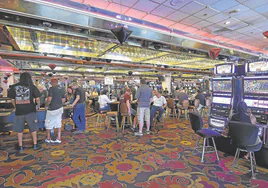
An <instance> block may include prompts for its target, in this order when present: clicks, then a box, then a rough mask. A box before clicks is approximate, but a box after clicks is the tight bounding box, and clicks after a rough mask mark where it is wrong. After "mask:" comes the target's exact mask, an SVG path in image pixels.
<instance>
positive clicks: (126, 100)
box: [120, 88, 137, 130]
mask: <svg viewBox="0 0 268 188" xmlns="http://www.w3.org/2000/svg"><path fill="white" fill-rule="evenodd" d="M130 92H131V90H130V89H129V88H128V89H126V92H125V93H124V94H123V95H121V97H120V104H122V103H126V105H127V108H128V114H129V115H130V114H131V115H133V116H134V121H133V127H131V129H132V130H135V128H136V124H137V118H136V114H137V112H136V111H135V110H134V109H132V108H131V96H130Z"/></svg>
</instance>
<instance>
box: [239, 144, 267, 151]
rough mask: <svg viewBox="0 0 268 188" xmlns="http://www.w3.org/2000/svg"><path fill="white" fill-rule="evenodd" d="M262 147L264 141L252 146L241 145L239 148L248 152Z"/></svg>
mask: <svg viewBox="0 0 268 188" xmlns="http://www.w3.org/2000/svg"><path fill="white" fill-rule="evenodd" d="M238 147H239V146H238ZM261 147H262V142H259V143H258V144H256V145H250V146H246V147H239V148H240V149H242V150H247V151H248V152H255V151H259V150H260V149H261Z"/></svg>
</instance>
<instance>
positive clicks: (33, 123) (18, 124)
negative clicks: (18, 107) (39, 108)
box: [13, 112, 38, 133]
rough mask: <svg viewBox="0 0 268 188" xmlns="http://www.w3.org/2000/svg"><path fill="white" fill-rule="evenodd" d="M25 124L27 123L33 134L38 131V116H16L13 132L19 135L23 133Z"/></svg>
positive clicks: (33, 113)
mask: <svg viewBox="0 0 268 188" xmlns="http://www.w3.org/2000/svg"><path fill="white" fill-rule="evenodd" d="M25 122H26V123H27V125H28V127H29V129H30V131H31V132H34V131H37V130H38V120H37V116H36V113H35V112H32V113H29V114H26V115H21V116H15V121H14V125H13V131H14V132H17V133H22V132H23V130H24V125H25Z"/></svg>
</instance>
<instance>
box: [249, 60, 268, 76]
mask: <svg viewBox="0 0 268 188" xmlns="http://www.w3.org/2000/svg"><path fill="white" fill-rule="evenodd" d="M246 72H253V73H265V72H268V62H266V61H259V62H251V63H248V65H247V70H246Z"/></svg>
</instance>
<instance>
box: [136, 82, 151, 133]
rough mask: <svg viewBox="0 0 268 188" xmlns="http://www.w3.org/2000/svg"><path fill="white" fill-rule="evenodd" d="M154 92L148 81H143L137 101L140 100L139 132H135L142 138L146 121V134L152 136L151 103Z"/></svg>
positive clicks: (138, 112)
mask: <svg viewBox="0 0 268 188" xmlns="http://www.w3.org/2000/svg"><path fill="white" fill-rule="evenodd" d="M152 92H153V90H152V89H151V88H150V87H149V86H148V85H147V83H146V80H144V79H142V80H141V87H140V88H139V89H138V91H137V94H136V99H137V100H138V109H137V115H138V121H139V125H140V126H139V132H135V135H137V136H142V135H143V134H142V128H143V124H144V119H145V121H146V125H147V130H146V133H147V134H150V103H151V102H152V98H153V94H152Z"/></svg>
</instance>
